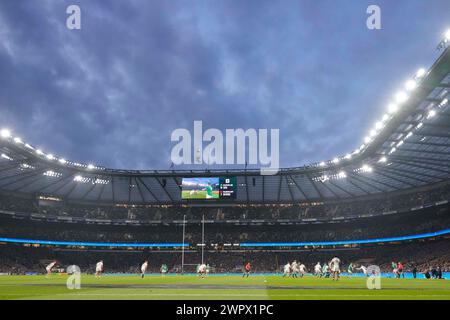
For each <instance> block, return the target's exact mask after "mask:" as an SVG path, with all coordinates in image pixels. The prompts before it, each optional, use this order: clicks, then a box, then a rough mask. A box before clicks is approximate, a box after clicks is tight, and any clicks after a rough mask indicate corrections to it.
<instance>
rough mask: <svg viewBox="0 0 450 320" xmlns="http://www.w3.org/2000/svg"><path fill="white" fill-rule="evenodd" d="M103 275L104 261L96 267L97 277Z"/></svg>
mask: <svg viewBox="0 0 450 320" xmlns="http://www.w3.org/2000/svg"><path fill="white" fill-rule="evenodd" d="M102 273H103V260H100V261H99V262H97V264H96V265H95V277H96V278H98V277H100V276H101V275H102Z"/></svg>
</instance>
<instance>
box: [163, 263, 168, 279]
mask: <svg viewBox="0 0 450 320" xmlns="http://www.w3.org/2000/svg"><path fill="white" fill-rule="evenodd" d="M167 271H169V268H168V267H167V265H166V264H163V265H162V266H161V275H162V276H165V275H166V273H167Z"/></svg>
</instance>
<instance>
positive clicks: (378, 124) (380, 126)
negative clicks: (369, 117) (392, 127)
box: [375, 121, 383, 130]
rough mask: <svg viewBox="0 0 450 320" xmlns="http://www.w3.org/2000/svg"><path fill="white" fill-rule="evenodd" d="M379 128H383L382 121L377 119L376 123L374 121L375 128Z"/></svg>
mask: <svg viewBox="0 0 450 320" xmlns="http://www.w3.org/2000/svg"><path fill="white" fill-rule="evenodd" d="M381 128H383V122H381V121H378V122H377V123H375V129H376V130H380V129H381Z"/></svg>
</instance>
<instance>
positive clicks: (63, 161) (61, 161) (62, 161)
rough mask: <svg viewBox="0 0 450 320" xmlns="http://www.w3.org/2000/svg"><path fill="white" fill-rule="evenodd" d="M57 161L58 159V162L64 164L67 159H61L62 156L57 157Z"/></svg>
mask: <svg viewBox="0 0 450 320" xmlns="http://www.w3.org/2000/svg"><path fill="white" fill-rule="evenodd" d="M58 161H59V163H61V164H66V163H67V160H66V159H62V158H61V159H59V160H58Z"/></svg>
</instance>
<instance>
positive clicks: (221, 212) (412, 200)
mask: <svg viewBox="0 0 450 320" xmlns="http://www.w3.org/2000/svg"><path fill="white" fill-rule="evenodd" d="M441 200H450V185H449V184H446V185H444V186H441V187H439V188H436V189H433V190H427V191H424V192H415V193H408V194H402V195H397V196H386V195H385V196H383V195H380V197H378V198H376V199H372V200H367V199H364V200H359V201H351V202H348V201H346V202H343V201H341V202H337V203H298V204H280V205H251V204H250V205H237V206H223V207H190V206H182V205H173V206H133V205H121V206H118V205H116V206H100V205H81V204H65V203H64V202H63V201H53V202H52V201H39V200H31V199H24V198H18V197H13V196H9V195H0V210H7V211H14V212H24V213H40V214H43V215H46V216H65V217H79V218H87V219H112V220H119V219H126V220H175V219H178V220H179V219H182V218H183V216H186V219H188V220H193V219H201V218H202V216H203V215H204V216H205V218H206V219H212V220H217V221H221V220H254V219H268V220H270V219H310V218H333V217H348V216H361V215H370V214H382V213H384V212H389V211H393V210H401V209H409V208H413V207H417V206H422V205H426V204H431V203H435V202H438V201H441Z"/></svg>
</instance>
